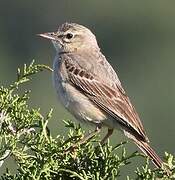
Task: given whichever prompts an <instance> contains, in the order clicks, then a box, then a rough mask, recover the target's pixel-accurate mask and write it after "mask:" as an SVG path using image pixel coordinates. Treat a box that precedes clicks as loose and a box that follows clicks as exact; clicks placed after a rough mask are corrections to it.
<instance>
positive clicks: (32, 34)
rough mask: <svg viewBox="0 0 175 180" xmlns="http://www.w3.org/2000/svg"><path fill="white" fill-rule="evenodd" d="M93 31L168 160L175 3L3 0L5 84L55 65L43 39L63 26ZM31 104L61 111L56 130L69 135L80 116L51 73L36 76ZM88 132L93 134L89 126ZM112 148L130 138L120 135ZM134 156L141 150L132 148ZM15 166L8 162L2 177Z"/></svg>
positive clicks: (0, 71)
mask: <svg viewBox="0 0 175 180" xmlns="http://www.w3.org/2000/svg"><path fill="white" fill-rule="evenodd" d="M66 21H67V22H76V23H79V24H82V25H85V26H87V27H89V28H90V29H91V30H92V31H93V32H94V33H95V34H96V37H97V40H98V43H99V45H100V47H101V49H102V52H103V53H104V54H105V56H106V57H107V59H108V61H109V62H110V63H111V64H112V65H113V67H114V69H115V70H116V71H117V72H118V74H119V77H120V79H121V81H122V84H123V86H124V88H125V89H126V91H127V93H128V95H129V97H130V98H131V100H132V103H133V104H134V105H135V107H136V109H137V111H138V113H139V114H140V117H141V120H142V122H143V124H144V127H145V130H146V132H147V134H148V137H149V139H150V140H151V144H152V146H153V147H154V149H156V151H157V153H158V154H159V155H160V156H163V155H164V151H168V152H170V153H173V154H174V152H175V150H174V146H175V80H174V77H175V1H173V0H170V1H161V0H160V1H139V0H137V1H136V0H133V1H129V0H128V1H127V0H126V1H123V0H108V1H102V0H89V1H85V0H84V1H83V0H74V1H73V0H62V1H61V0H51V1H48V0H37V1H35V0H30V1H24V0H16V1H10V0H6V1H5V0H0V85H4V86H6V85H9V84H10V83H11V82H12V81H14V80H15V78H16V70H17V67H22V66H23V64H24V63H30V62H31V61H32V59H35V60H36V63H44V64H47V65H50V66H52V59H53V58H54V55H55V50H54V48H53V47H52V44H51V43H50V42H48V41H46V40H44V39H42V38H40V37H37V36H36V34H38V33H42V32H47V31H55V30H56V29H57V27H58V25H59V24H62V23H63V22H66ZM25 88H29V89H32V93H31V99H30V104H31V106H34V107H36V108H38V107H41V111H42V112H43V113H46V112H47V111H48V110H49V109H50V108H51V107H53V108H54V114H53V118H52V120H51V122H50V124H49V126H50V128H51V133H52V134H53V135H54V136H55V135H56V134H57V133H59V134H65V132H64V130H65V128H64V126H63V123H62V121H61V120H62V119H73V117H72V116H71V115H70V114H69V113H68V112H67V111H65V110H64V108H63V107H62V106H61V105H60V104H59V101H58V100H57V98H56V94H55V91H54V89H53V87H52V77H51V73H49V72H45V73H41V74H39V75H37V76H36V77H34V79H33V81H32V82H31V83H28V84H27V85H26V87H25ZM86 129H91V130H92V129H93V128H92V127H90V126H89V127H88V128H86ZM111 139H112V144H117V143H119V142H120V141H121V140H126V138H125V137H124V136H123V135H122V134H121V133H120V132H116V133H115V134H114V135H113V136H112V138H111ZM127 147H128V149H129V151H130V152H132V151H135V150H136V146H134V145H133V144H131V143H130V144H129V145H127ZM11 165H12V164H10V165H9V163H5V164H4V165H3V167H2V168H1V169H0V172H1V173H2V172H3V171H4V169H5V168H6V167H10V166H11Z"/></svg>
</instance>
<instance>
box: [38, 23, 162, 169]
mask: <svg viewBox="0 0 175 180" xmlns="http://www.w3.org/2000/svg"><path fill="white" fill-rule="evenodd" d="M40 36H42V37H44V38H47V39H50V40H51V41H52V43H53V45H54V47H55V49H56V57H55V59H54V65H53V67H54V73H53V78H54V84H55V88H56V91H57V93H58V95H59V98H60V100H61V102H62V103H63V105H64V106H65V107H66V109H68V110H69V111H70V112H71V113H72V114H73V115H74V116H75V117H76V119H78V120H80V121H83V122H88V123H91V124H94V125H95V127H96V131H99V130H100V129H101V127H102V126H106V127H107V128H108V133H107V135H106V136H105V137H104V139H103V140H102V143H104V142H105V140H106V139H107V138H108V137H109V136H110V135H111V134H112V132H113V129H116V128H118V129H120V130H121V131H123V132H124V134H125V135H126V136H127V137H128V138H130V139H132V140H133V141H134V143H135V144H136V145H137V146H138V147H139V148H140V149H141V150H142V151H143V152H144V153H145V154H146V155H148V156H149V157H150V158H151V160H152V161H153V163H154V164H155V165H156V166H157V167H159V168H160V167H162V166H163V162H162V160H161V159H160V158H159V156H158V155H157V154H156V153H155V152H154V150H153V149H152V148H151V147H150V145H149V140H148V138H147V136H146V133H145V131H144V129H143V125H142V123H141V121H140V118H139V116H138V114H137V112H136V110H135V109H134V107H133V105H132V104H131V102H130V100H129V98H128V96H127V95H126V93H125V90H124V89H123V87H122V85H121V83H120V80H119V78H118V76H117V74H116V72H115V71H114V69H113V68H112V66H111V65H110V64H109V63H108V61H107V60H106V58H105V56H104V55H103V54H102V53H101V51H100V48H99V47H98V44H97V41H96V38H95V35H94V34H93V33H92V32H91V31H90V30H89V29H88V28H86V27H84V26H82V25H78V24H75V23H65V24H62V25H61V26H59V28H58V31H57V32H51V33H44V34H40Z"/></svg>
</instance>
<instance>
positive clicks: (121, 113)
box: [65, 60, 148, 141]
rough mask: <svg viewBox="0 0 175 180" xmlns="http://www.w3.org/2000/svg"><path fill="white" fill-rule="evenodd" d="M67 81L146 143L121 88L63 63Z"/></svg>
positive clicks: (139, 124)
mask: <svg viewBox="0 0 175 180" xmlns="http://www.w3.org/2000/svg"><path fill="white" fill-rule="evenodd" d="M65 67H66V69H67V74H68V78H69V81H70V82H71V83H72V84H73V85H74V86H75V87H76V88H78V89H79V90H81V91H83V93H84V94H85V95H86V96H88V97H89V99H90V100H91V101H93V102H94V103H95V104H96V105H97V106H98V107H99V108H101V109H103V110H104V111H105V112H106V113H107V114H109V115H110V116H111V117H113V118H114V119H116V120H118V123H119V124H120V125H122V126H123V127H124V128H126V129H127V130H128V131H130V132H131V131H132V133H134V134H135V136H136V137H138V138H139V139H142V140H143V141H148V138H147V136H146V133H145V131H144V129H143V126H142V123H141V121H140V119H139V116H138V114H137V112H136V111H135V108H134V107H133V106H132V104H131V102H130V100H129V98H128V96H127V95H126V93H125V91H124V90H123V88H122V86H119V87H118V86H115V87H110V86H109V85H108V84H105V83H104V81H103V82H101V81H100V79H98V78H97V77H96V76H94V75H93V74H90V73H89V72H87V71H86V70H85V69H82V68H81V67H78V66H77V67H76V65H75V64H73V63H70V62H69V61H68V60H67V61H65Z"/></svg>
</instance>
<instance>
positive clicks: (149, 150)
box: [134, 140, 164, 168]
mask: <svg viewBox="0 0 175 180" xmlns="http://www.w3.org/2000/svg"><path fill="white" fill-rule="evenodd" d="M134 142H135V143H136V145H137V146H138V147H139V148H140V149H141V151H143V153H144V154H145V155H147V156H148V157H150V159H151V160H152V162H153V163H154V164H155V166H156V167H157V168H162V167H164V164H163V161H162V160H161V159H160V157H159V156H158V155H157V154H156V152H155V151H154V150H153V149H152V148H151V146H150V145H149V144H148V143H147V142H143V141H138V140H134Z"/></svg>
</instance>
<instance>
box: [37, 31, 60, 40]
mask: <svg viewBox="0 0 175 180" xmlns="http://www.w3.org/2000/svg"><path fill="white" fill-rule="evenodd" d="M37 35H38V36H40V37H43V38H46V39H50V40H53V41H56V37H57V36H56V34H55V33H54V32H47V33H42V34H37Z"/></svg>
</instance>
